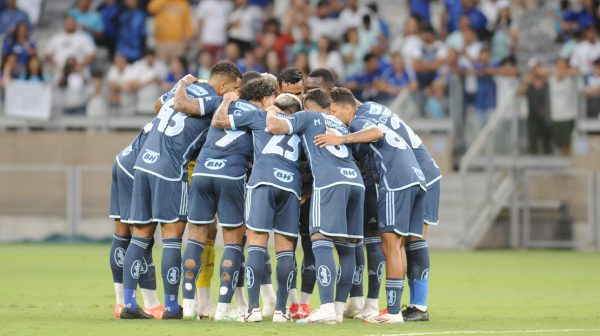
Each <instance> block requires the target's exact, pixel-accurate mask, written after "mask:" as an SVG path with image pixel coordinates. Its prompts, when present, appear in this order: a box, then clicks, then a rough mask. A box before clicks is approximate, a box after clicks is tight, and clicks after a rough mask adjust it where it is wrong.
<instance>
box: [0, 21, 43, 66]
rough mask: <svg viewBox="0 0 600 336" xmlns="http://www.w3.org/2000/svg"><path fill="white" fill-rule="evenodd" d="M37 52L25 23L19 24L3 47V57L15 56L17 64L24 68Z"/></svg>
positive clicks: (5, 40) (6, 39)
mask: <svg viewBox="0 0 600 336" xmlns="http://www.w3.org/2000/svg"><path fill="white" fill-rule="evenodd" d="M36 51H37V49H36V46H35V42H33V40H31V39H30V37H29V30H28V28H27V24H26V23H25V22H24V21H21V22H19V24H17V27H16V28H15V29H14V30H13V32H12V34H10V35H9V36H7V37H6V38H5V39H4V44H3V46H2V56H6V55H8V54H15V55H16V56H17V63H18V64H19V65H21V66H23V67H24V66H25V64H27V61H28V60H29V58H30V57H31V56H34V55H35V53H36Z"/></svg>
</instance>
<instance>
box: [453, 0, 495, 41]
mask: <svg viewBox="0 0 600 336" xmlns="http://www.w3.org/2000/svg"><path fill="white" fill-rule="evenodd" d="M445 2H446V13H447V14H446V17H447V25H448V32H450V33H451V32H453V31H455V30H456V29H457V28H458V18H459V17H461V16H462V15H467V16H468V17H469V19H470V20H471V28H472V29H473V30H475V31H476V32H477V34H478V35H479V36H481V35H482V34H483V33H484V32H485V29H486V26H487V19H486V17H485V15H483V13H482V12H481V11H480V10H479V9H478V8H477V0H462V2H461V0H446V1H445Z"/></svg>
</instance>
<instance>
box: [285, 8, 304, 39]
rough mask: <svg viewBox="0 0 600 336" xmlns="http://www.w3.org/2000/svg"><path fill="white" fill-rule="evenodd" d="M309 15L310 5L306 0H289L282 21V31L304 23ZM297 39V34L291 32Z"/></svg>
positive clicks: (288, 30) (290, 29)
mask: <svg viewBox="0 0 600 336" xmlns="http://www.w3.org/2000/svg"><path fill="white" fill-rule="evenodd" d="M310 16H311V7H310V4H309V2H308V1H307V0H291V4H290V7H289V9H288V10H287V12H286V14H285V16H284V19H283V21H282V23H283V31H287V32H290V31H292V30H293V29H294V28H295V27H300V26H302V25H305V24H306V20H307V19H308V18H310ZM293 33H294V34H295V35H294V37H295V38H296V39H297V38H298V36H299V34H296V32H293Z"/></svg>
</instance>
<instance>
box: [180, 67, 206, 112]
mask: <svg viewBox="0 0 600 336" xmlns="http://www.w3.org/2000/svg"><path fill="white" fill-rule="evenodd" d="M197 80H198V79H197V78H196V77H194V76H192V75H186V76H185V77H183V78H182V79H180V80H179V83H178V84H179V85H178V86H177V90H175V102H174V104H173V108H174V109H175V110H176V111H179V112H182V113H185V114H189V115H197V116H203V115H204V110H203V109H202V108H201V105H200V104H199V102H198V100H197V99H190V98H189V97H188V95H187V91H186V86H187V85H189V84H192V83H194V82H196V81H197Z"/></svg>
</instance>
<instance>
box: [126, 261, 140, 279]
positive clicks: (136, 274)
mask: <svg viewBox="0 0 600 336" xmlns="http://www.w3.org/2000/svg"><path fill="white" fill-rule="evenodd" d="M141 269H142V262H141V261H139V260H135V261H134V262H133V264H131V269H130V270H129V272H130V273H131V277H132V278H134V279H136V280H137V279H139V278H140V271H141Z"/></svg>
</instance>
